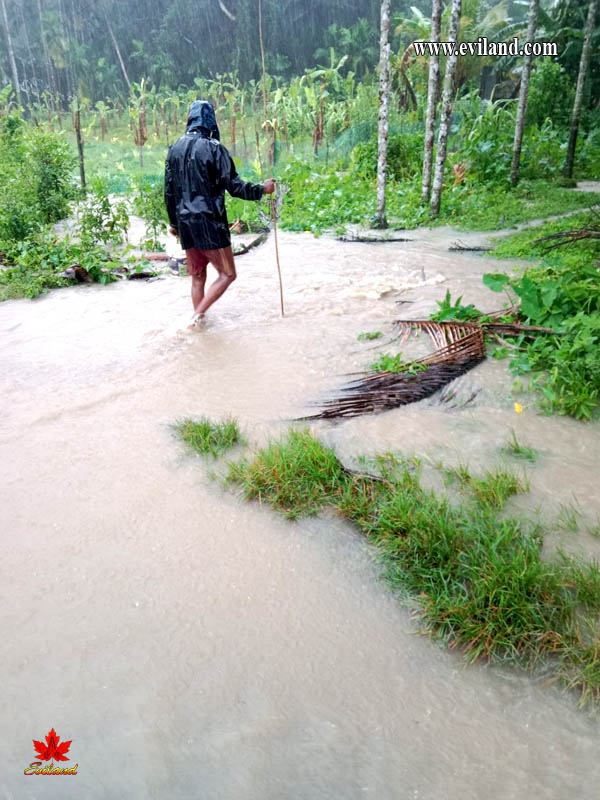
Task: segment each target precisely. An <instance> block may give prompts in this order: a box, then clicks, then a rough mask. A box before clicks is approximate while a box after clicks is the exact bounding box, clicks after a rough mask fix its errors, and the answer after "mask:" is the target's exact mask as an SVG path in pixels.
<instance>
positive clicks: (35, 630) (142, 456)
mask: <svg viewBox="0 0 600 800" xmlns="http://www.w3.org/2000/svg"><path fill="white" fill-rule="evenodd" d="M406 236H407V238H410V239H412V241H411V242H406V243H398V244H358V243H340V242H335V241H333V240H330V239H327V238H325V237H324V238H321V239H315V238H314V237H312V236H311V235H309V234H298V235H292V234H281V233H280V238H279V243H280V253H281V265H282V271H283V276H284V288H285V301H286V316H285V318H283V319H282V318H281V317H280V315H279V296H278V286H277V277H276V268H275V261H274V251H273V242H272V240H271V241H269V242H268V243H267V244H266V245H264V246H262V247H261V248H259V249H257V250H253V251H251V252H250V253H248V254H247V255H245V256H243V257H240V258H239V259H238V262H237V263H238V273H239V278H238V281H237V282H236V283H235V284H234V285H233V286H232V288H231V289H230V291H229V292H228V293H227V294H226V295H225V296H224V298H223V299H222V300H221V301H220V302H219V303H218V304H217V305H216V306H215V307H214V309H213V310H212V311H211V312H209V313H210V318H209V319H208V321H207V324H206V327H205V329H204V330H202V331H201V332H198V333H194V334H188V333H182V332H181V331H182V329H184V328H185V325H186V324H187V322H188V321H189V317H190V312H191V304H190V301H189V297H188V295H189V279H188V278H183V277H182V278H175V277H172V276H167V277H165V279H164V280H159V281H155V282H151V283H146V282H126V281H125V282H120V283H117V284H113V285H110V286H107V287H100V286H96V285H93V286H79V287H74V288H72V289H68V290H59V291H54V292H51V293H50V294H49V295H46V296H44V297H41V298H39V299H37V300H35V301H29V300H22V301H11V302H8V303H3V304H1V305H0V330H1V332H2V344H1V345H0V347H1V352H2V365H3V368H2V373H1V378H0V379H1V381H2V396H3V398H4V413H3V415H2V419H1V420H0V448H1V451H2V461H1V464H2V466H1V470H2V487H3V488H2V519H3V524H2V532H3V533H2V535H3V553H4V558H3V562H2V567H3V580H2V584H1V586H2V589H1V591H2V599H3V602H2V605H1V610H0V624H1V631H2V635H3V642H4V645H5V646H4V658H3V660H2V679H3V693H2V701H1V702H2V726H1V730H2V752H3V761H4V769H3V770H2V775H1V776H0V796H2V797H3V798H7V799H8V798H10V799H11V800H12V799H14V800H22V798H27V799H29V798H44V799H45V798H52V799H54V798H56V800H63V798H77V800H79V799H80V798H94V799H95V798H102V800H105V799H106V798H110V799H111V800H112V798H115V800H117V798H119V800H120V798H124V797H126V798H133V799H135V800H137V798H140V800H142V799H145V798H151V799H152V800H163V798H190V800H192V798H193V799H194V800H196V798H202V800H204V799H205V798H206V800H213V799H214V800H217V799H218V800H221V799H222V800H266V799H268V798H272V799H273V800H279V798H282V799H283V798H285V800H288V799H290V800H326V799H327V800H328V799H329V798H332V800H333V799H334V798H335V800H338V799H339V798H344V800H346V799H350V798H363V797H372V798H376V800H398V799H400V800H404V799H405V798H407V799H408V798H411V799H412V798H419V800H442V798H444V800H445V799H447V800H459V799H460V800H471V798H472V800H480V798H482V797H486V796H487V797H492V798H496V797H502V798H507V799H508V798H513V799H514V800H525V798H531V797H533V798H536V800H537V799H539V798H548V800H550V799H551V800H564V798H578V799H581V800H592V798H596V797H597V796H598V781H599V780H600V766H599V762H598V759H597V751H598V732H599V731H598V719H597V717H594V716H590V715H589V714H588V713H587V712H583V711H580V710H578V709H577V707H576V698H575V697H573V696H572V695H565V694H563V693H561V691H560V690H559V689H558V688H557V687H556V686H550V687H548V686H545V685H544V681H543V676H542V677H540V676H536V677H534V678H532V677H530V676H527V675H523V674H520V673H517V672H515V671H510V670H507V671H503V670H498V669H488V668H486V667H484V666H475V667H468V668H465V667H464V665H463V663H462V662H461V661H460V659H459V658H458V657H457V656H456V655H455V654H452V653H448V652H446V651H444V650H443V649H442V648H440V647H439V646H438V645H437V644H435V643H433V642H431V641H429V640H428V639H427V638H425V637H421V636H419V635H418V622H417V621H416V620H415V619H414V618H413V616H412V615H411V611H410V609H409V608H407V607H405V606H403V605H402V604H401V603H400V602H399V601H398V600H397V599H396V598H394V597H393V596H392V595H391V594H390V593H389V591H388V590H387V588H386V587H385V585H384V584H382V583H381V581H380V580H379V577H378V568H377V565H376V563H375V562H374V558H373V553H372V552H371V551H370V549H369V548H368V546H367V545H366V544H365V543H364V541H363V540H362V539H361V538H360V537H359V536H358V535H357V534H356V533H355V532H354V531H353V530H352V529H351V528H350V527H348V526H347V525H345V524H343V523H342V522H340V520H338V519H336V518H335V517H332V516H331V515H328V514H325V515H324V516H323V517H322V518H319V519H311V520H307V521H303V522H300V523H290V522H287V521H285V520H283V519H281V518H279V517H278V516H276V515H275V514H274V513H273V512H271V511H270V510H269V509H267V508H261V507H260V506H257V505H252V504H244V503H243V502H242V501H241V500H240V499H239V498H238V497H236V496H235V495H232V494H229V493H227V492H225V491H223V490H221V488H220V487H219V485H218V483H216V482H215V481H213V480H211V478H210V477H209V476H208V474H207V469H206V465H205V464H204V462H203V461H202V459H201V458H199V457H196V456H195V455H192V454H190V453H188V452H187V451H186V450H185V449H184V448H183V447H182V445H181V444H180V443H179V442H178V441H177V439H176V438H175V436H174V435H173V433H172V428H171V426H172V424H173V422H174V421H175V420H177V419H179V418H182V417H186V416H200V415H207V416H210V417H211V418H215V419H216V418H219V417H221V416H224V415H230V414H231V415H234V416H236V417H237V418H238V420H239V422H240V425H241V427H242V429H243V431H244V433H245V435H246V437H247V438H248V439H249V440H250V441H251V442H252V443H253V444H261V443H263V442H264V441H265V440H266V439H267V438H268V437H270V436H273V435H277V434H279V433H280V432H283V431H285V430H286V428H287V426H288V424H289V420H290V419H291V418H293V417H296V416H298V415H300V414H302V413H306V412H307V411H310V407H309V405H308V404H309V403H310V402H311V401H313V400H315V399H316V398H318V397H322V396H324V395H326V393H327V392H328V391H331V390H334V389H335V388H337V387H338V386H339V385H340V384H341V383H342V382H343V380H344V377H343V373H346V372H351V371H355V370H358V369H361V368H363V367H365V366H366V364H368V363H369V361H371V360H373V357H374V356H375V355H376V354H377V352H378V351H379V350H381V349H384V350H385V349H386V348H387V349H388V350H389V351H390V352H391V351H392V348H393V347H396V346H397V343H395V342H393V341H389V343H388V344H386V342H387V341H388V340H391V339H392V337H393V328H392V326H391V324H390V322H391V320H393V319H394V318H399V317H409V318H413V319H415V318H420V317H423V316H427V315H428V314H429V313H430V311H431V310H432V309H433V308H434V307H435V301H436V300H438V299H441V298H442V297H443V295H444V293H445V291H446V289H450V291H451V293H452V296H453V297H456V296H458V295H461V294H462V295H463V301H464V302H466V303H470V302H472V303H474V304H475V305H477V306H478V307H480V308H482V309H483V310H486V311H490V310H494V309H496V308H497V307H498V295H495V294H493V293H492V292H489V291H488V290H487V289H486V288H485V287H484V286H483V284H482V283H481V275H482V274H483V273H485V272H487V271H498V270H499V269H503V268H506V267H508V266H509V263H508V262H503V263H501V264H499V263H498V262H496V261H494V260H493V259H490V258H486V257H482V256H481V255H478V254H469V253H450V252H448V250H447V247H448V244H449V243H451V242H452V241H454V240H455V239H459V238H460V239H461V240H462V241H465V239H466V238H469V240H471V239H472V240H473V241H476V240H477V242H478V243H481V242H482V241H483V240H485V238H486V237H485V235H483V234H476V235H475V234H473V235H471V234H469V235H468V237H467V236H465V235H464V234H460V235H458V234H453V233H452V232H449V231H447V230H444V229H436V230H433V231H428V230H421V231H414V232H410V233H407V234H406ZM399 301H400V304H399ZM374 330H381V331H382V332H383V333H384V334H385V339H384V342H383V346H381V345H379V350H377V349H375V350H372V349H370V348H372V347H373V346H374V345H377V344H378V343H377V342H366V343H365V342H358V341H357V338H356V337H357V334H358V333H360V332H361V331H374ZM427 346H428V345H427V342H425V341H417V342H415V343H411V344H409V345H407V346H403V348H407V349H406V352H413V351H414V352H418V351H419V348H420V349H421V350H424V349H425V348H426V347H427ZM410 348H413V349H414V350H411V349H410ZM473 394H475V395H476V396H475V398H474V399H473V400H472V401H471V402H469V403H468V404H467V405H462V404H461V402H460V400H461V398H462V399H463V400H466V399H467V398H469V397H471V396H472V395H473ZM515 399H519V400H520V402H522V403H523V404H524V406H525V411H524V413H523V414H522V415H519V416H517V415H516V414H515V412H514V408H513V402H514V400H515ZM314 430H315V432H316V433H317V434H318V435H319V436H321V437H322V438H323V439H324V440H325V441H326V442H328V443H329V444H331V445H332V446H334V447H335V448H336V450H337V452H338V453H339V455H340V457H341V458H342V459H344V460H345V461H347V462H352V460H353V459H354V458H356V457H357V456H358V455H360V454H373V453H376V452H382V451H385V450H400V451H401V452H403V453H404V454H406V455H411V454H414V453H416V454H417V455H420V456H421V457H422V458H423V460H424V463H425V464H428V463H430V462H434V461H436V460H439V459H442V460H443V461H444V462H445V463H447V464H450V465H452V464H455V463H458V462H462V463H468V464H469V465H470V466H471V467H472V469H473V470H474V471H477V470H478V469H480V468H481V469H483V468H484V467H489V466H491V465H492V464H494V463H498V462H499V461H501V460H502V458H503V456H502V454H501V452H500V451H501V448H502V445H503V444H504V443H505V442H506V440H507V438H508V436H509V435H510V431H511V430H514V431H515V432H516V434H517V436H518V439H519V441H521V442H522V443H523V444H527V445H529V446H532V447H534V448H536V449H538V450H539V452H540V457H539V459H538V462H537V463H536V464H535V465H532V466H528V467H527V473H528V476H529V479H530V482H531V492H530V494H529V495H526V496H523V497H521V498H518V499H517V500H516V501H515V504H514V505H513V510H514V509H520V510H521V511H522V512H523V513H528V514H531V515H533V516H538V517H541V518H543V519H544V520H545V521H546V523H547V524H548V525H549V526H550V530H551V540H552V541H553V542H555V541H559V542H562V543H563V544H565V545H566V546H568V547H572V548H575V549H579V550H581V551H584V552H587V553H592V554H594V555H596V554H597V552H598V546H597V540H596V539H595V538H594V537H593V536H591V535H590V534H589V533H588V531H587V529H588V528H589V527H590V526H591V525H593V524H594V521H595V520H596V519H597V517H598V515H599V514H600V497H599V496H598V491H597V484H598V480H597V473H598V469H597V464H598V458H597V453H598V452H599V450H600V426H599V425H598V424H597V423H595V424H588V425H584V424H582V423H577V422H575V421H573V420H569V419H558V418H555V417H554V418H548V417H542V416H539V415H538V413H537V411H536V407H535V404H534V402H533V400H532V398H523V396H522V395H513V394H512V393H511V378H510V376H509V373H508V369H507V364H506V362H492V361H489V362H485V363H484V364H482V365H481V366H480V367H478V368H477V369H475V370H473V371H472V372H471V373H469V374H468V375H466V376H464V377H463V378H462V379H461V380H460V382H459V385H458V386H457V401H456V402H455V403H454V404H446V403H441V402H440V400H439V397H438V398H436V397H433V398H431V399H430V400H427V401H424V402H423V403H420V404H418V405H415V406H411V407H406V408H403V409H397V410H395V411H391V412H388V413H386V414H383V415H380V416H367V417H363V418H358V419H355V420H349V421H346V422H342V423H339V424H336V425H334V424H324V423H319V424H318V425H315V426H314ZM518 469H519V470H522V469H523V468H522V467H518ZM432 479H433V478H432ZM568 504H570V505H572V506H573V505H574V506H575V507H576V508H578V509H579V512H580V530H579V532H577V533H576V532H573V531H570V530H562V529H561V528H560V526H559V525H555V524H554V523H552V519H553V518H554V516H555V514H556V513H558V512H559V511H560V508H561V506H564V505H568ZM52 727H54V728H55V730H56V732H57V734H58V735H59V736H60V737H61V739H65V740H67V739H71V740H72V744H71V748H70V751H69V756H70V759H71V760H70V761H69V762H65V766H72V765H74V764H75V763H77V764H78V765H79V766H78V774H77V776H69V777H67V776H57V777H54V778H52V779H51V778H50V776H24V775H23V770H24V769H25V768H26V767H27V766H28V765H29V764H30V763H31V762H32V761H34V760H35V752H34V750H33V746H32V741H31V740H32V739H36V740H42V739H43V737H44V736H45V735H46V734H47V733H48V731H49V730H50V728H52Z"/></svg>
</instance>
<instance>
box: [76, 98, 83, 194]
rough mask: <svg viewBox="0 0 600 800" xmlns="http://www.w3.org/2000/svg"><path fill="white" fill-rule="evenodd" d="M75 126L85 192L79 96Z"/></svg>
mask: <svg viewBox="0 0 600 800" xmlns="http://www.w3.org/2000/svg"><path fill="white" fill-rule="evenodd" d="M73 127H74V128H75V136H76V138H77V152H78V154H79V179H80V181H81V189H82V190H83V191H84V192H85V162H84V158H83V138H82V136H81V110H80V108H79V97H78V98H77V107H76V109H75V112H74V114H73Z"/></svg>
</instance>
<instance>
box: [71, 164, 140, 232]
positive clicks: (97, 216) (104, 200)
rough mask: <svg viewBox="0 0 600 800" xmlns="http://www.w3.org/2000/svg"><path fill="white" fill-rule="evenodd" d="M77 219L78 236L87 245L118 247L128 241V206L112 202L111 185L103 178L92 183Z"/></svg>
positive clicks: (119, 202) (78, 211) (118, 201)
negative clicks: (117, 245)
mask: <svg viewBox="0 0 600 800" xmlns="http://www.w3.org/2000/svg"><path fill="white" fill-rule="evenodd" d="M77 217H78V219H77V232H78V233H79V237H80V239H81V243H82V244H84V245H88V246H93V245H96V244H98V243H100V242H103V243H104V244H108V243H109V242H112V243H114V244H118V243H120V242H122V241H123V240H124V239H126V238H127V230H128V228H129V210H128V207H127V203H126V202H125V201H124V200H116V201H111V199H110V196H109V193H108V185H107V183H106V181H105V180H104V179H102V178H94V179H93V180H92V182H91V185H90V191H89V193H88V196H87V197H86V199H85V200H84V201H83V202H82V203H81V205H80V207H79V208H78V210H77Z"/></svg>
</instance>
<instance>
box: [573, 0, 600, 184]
mask: <svg viewBox="0 0 600 800" xmlns="http://www.w3.org/2000/svg"><path fill="white" fill-rule="evenodd" d="M597 10H598V0H590V4H589V6H588V14H587V20H586V23H585V32H584V34H583V48H582V50H581V59H580V61H579V74H578V75H577V88H576V89H575V101H574V103H573V113H572V114H571V130H570V132H569V144H568V147H567V159H566V162H565V175H566V176H567V177H568V178H572V177H573V163H574V161H575V145H576V144H577V133H578V131H579V118H580V116H581V105H582V102H583V87H584V85H585V78H586V75H587V71H588V66H589V63H590V54H591V42H592V31H593V30H594V20H595V19H596V12H597Z"/></svg>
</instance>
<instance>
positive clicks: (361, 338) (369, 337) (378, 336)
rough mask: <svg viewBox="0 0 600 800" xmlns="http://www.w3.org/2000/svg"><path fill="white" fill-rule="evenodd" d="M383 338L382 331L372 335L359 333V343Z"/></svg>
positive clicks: (373, 332)
mask: <svg viewBox="0 0 600 800" xmlns="http://www.w3.org/2000/svg"><path fill="white" fill-rule="evenodd" d="M382 336H383V333H382V332H381V331H372V332H370V333H369V332H365V333H359V334H358V336H357V339H358V341H359V342H364V341H367V342H370V341H371V340H373V339H381V337H382Z"/></svg>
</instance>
